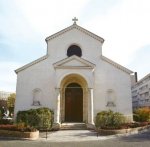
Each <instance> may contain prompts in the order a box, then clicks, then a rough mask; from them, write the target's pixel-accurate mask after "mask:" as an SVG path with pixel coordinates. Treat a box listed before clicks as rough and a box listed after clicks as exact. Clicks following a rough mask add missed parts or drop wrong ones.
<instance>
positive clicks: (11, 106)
mask: <svg viewBox="0 0 150 147" xmlns="http://www.w3.org/2000/svg"><path fill="white" fill-rule="evenodd" d="M15 99H16V94H15V93H12V94H10V96H9V97H8V100H7V108H8V109H9V112H10V114H14V105H15Z"/></svg>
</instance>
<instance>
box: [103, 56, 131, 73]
mask: <svg viewBox="0 0 150 147" xmlns="http://www.w3.org/2000/svg"><path fill="white" fill-rule="evenodd" d="M101 59H102V60H103V61H105V62H108V63H110V64H111V65H113V66H115V67H117V68H118V69H120V70H122V71H124V72H126V73H128V74H131V73H133V71H131V70H129V69H127V68H126V67H124V66H122V65H120V64H118V63H116V62H114V61H112V60H110V59H108V58H107V57H105V56H102V55H101Z"/></svg>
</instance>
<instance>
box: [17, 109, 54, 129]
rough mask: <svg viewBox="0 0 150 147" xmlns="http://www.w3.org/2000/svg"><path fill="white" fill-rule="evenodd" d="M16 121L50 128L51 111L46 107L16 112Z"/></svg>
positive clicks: (51, 120) (31, 125) (36, 126)
mask: <svg viewBox="0 0 150 147" xmlns="http://www.w3.org/2000/svg"><path fill="white" fill-rule="evenodd" d="M17 123H24V124H25V126H30V127H35V128H37V129H44V128H47V129H50V128H51V126H52V123H53V111H51V110H50V109H48V108H38V109H30V110H27V111H19V112H18V113H17Z"/></svg>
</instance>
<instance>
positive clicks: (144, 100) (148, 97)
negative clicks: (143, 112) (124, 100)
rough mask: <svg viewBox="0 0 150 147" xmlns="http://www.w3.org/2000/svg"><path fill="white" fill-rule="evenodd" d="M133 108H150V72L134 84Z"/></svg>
mask: <svg viewBox="0 0 150 147" xmlns="http://www.w3.org/2000/svg"><path fill="white" fill-rule="evenodd" d="M132 105H133V109H136V108H142V107H149V108H150V73H149V74H148V75H146V76H145V77H144V78H142V79H141V80H139V81H138V82H136V83H135V84H134V85H133V86H132Z"/></svg>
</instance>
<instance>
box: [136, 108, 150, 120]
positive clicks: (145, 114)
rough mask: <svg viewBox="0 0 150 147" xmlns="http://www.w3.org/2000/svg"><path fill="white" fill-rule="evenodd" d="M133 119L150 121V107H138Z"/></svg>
mask: <svg viewBox="0 0 150 147" xmlns="http://www.w3.org/2000/svg"><path fill="white" fill-rule="evenodd" d="M133 119H134V121H137V122H148V121H150V109H149V108H139V109H136V110H135V111H134V115H133Z"/></svg>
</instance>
